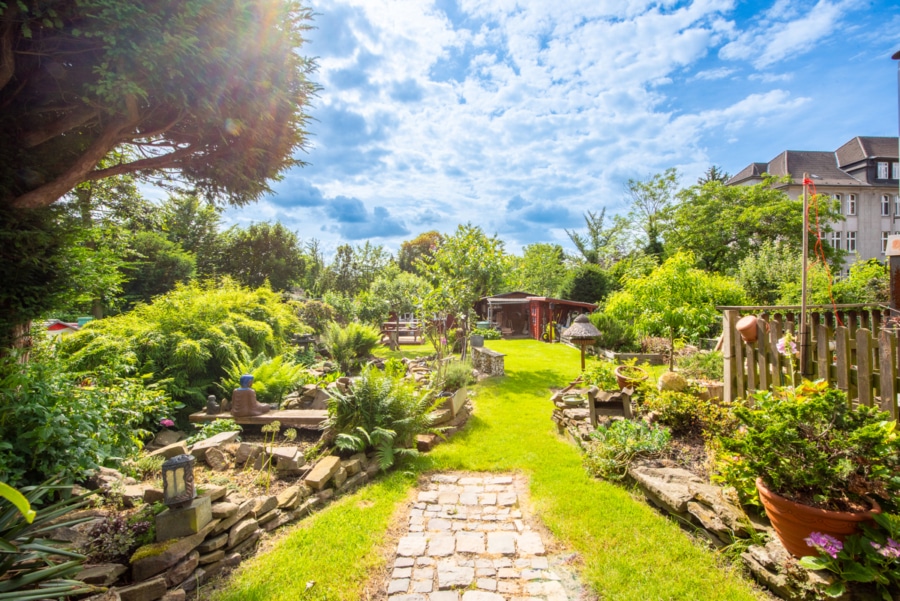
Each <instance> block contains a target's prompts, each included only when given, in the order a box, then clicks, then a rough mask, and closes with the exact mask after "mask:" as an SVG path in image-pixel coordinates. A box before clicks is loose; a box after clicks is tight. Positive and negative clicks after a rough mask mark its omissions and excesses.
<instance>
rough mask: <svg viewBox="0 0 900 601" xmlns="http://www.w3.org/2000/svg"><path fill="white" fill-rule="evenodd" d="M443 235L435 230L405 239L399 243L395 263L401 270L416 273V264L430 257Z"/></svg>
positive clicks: (438, 246)
mask: <svg viewBox="0 0 900 601" xmlns="http://www.w3.org/2000/svg"><path fill="white" fill-rule="evenodd" d="M443 240H444V237H443V236H441V234H440V233H439V232H437V231H435V230H431V231H430V232H424V233H422V234H419V235H418V236H416V237H415V238H413V239H412V240H406V241H405V242H403V243H401V244H400V252H398V253H397V264H398V265H400V269H402V270H403V271H409V272H410V273H418V271H417V267H416V265H417V264H418V263H419V262H420V261H423V260H424V259H425V257H430V256H431V255H433V254H434V252H435V251H436V250H437V249H438V248H440V246H441V242H443Z"/></svg>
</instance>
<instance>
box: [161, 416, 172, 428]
mask: <svg viewBox="0 0 900 601" xmlns="http://www.w3.org/2000/svg"><path fill="white" fill-rule="evenodd" d="M159 425H160V426H162V427H163V428H171V427H172V426H174V425H175V422H173V421H172V420H170V419H169V418H167V417H164V418H163V419H161V420H159Z"/></svg>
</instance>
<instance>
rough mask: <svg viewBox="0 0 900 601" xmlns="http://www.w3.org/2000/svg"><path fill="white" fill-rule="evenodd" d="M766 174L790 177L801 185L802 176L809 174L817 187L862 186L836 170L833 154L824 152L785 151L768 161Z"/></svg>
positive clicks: (839, 170) (844, 173)
mask: <svg viewBox="0 0 900 601" xmlns="http://www.w3.org/2000/svg"><path fill="white" fill-rule="evenodd" d="M767 172H768V173H769V175H774V176H776V177H782V176H785V175H790V176H791V177H792V178H793V180H794V183H798V184H799V183H802V182H801V181H800V180H801V178H802V177H803V174H804V173H809V174H810V175H813V176H814V177H815V178H816V184H817V185H830V186H842V185H843V186H847V185H850V186H853V185H856V186H859V185H863V182H861V181H860V180H858V179H856V178H855V177H853V176H852V175H850V174H849V173H847V172H846V171H842V170H841V169H840V168H838V166H837V162H836V161H835V153H833V152H826V151H817V150H786V151H784V152H782V153H781V154H779V155H778V156H777V157H775V158H774V159H772V160H771V161H769V168H768V171H767Z"/></svg>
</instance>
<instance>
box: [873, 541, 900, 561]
mask: <svg viewBox="0 0 900 601" xmlns="http://www.w3.org/2000/svg"><path fill="white" fill-rule="evenodd" d="M869 544H871V545H872V546H873V547H874V548H875V550H876V551H878V554H879V555H881V556H882V557H886V558H888V559H897V558H898V557H900V544H897V541H895V540H894V539H892V538H889V539H887V544H885V545H879V544H878V543H876V542H870V543H869Z"/></svg>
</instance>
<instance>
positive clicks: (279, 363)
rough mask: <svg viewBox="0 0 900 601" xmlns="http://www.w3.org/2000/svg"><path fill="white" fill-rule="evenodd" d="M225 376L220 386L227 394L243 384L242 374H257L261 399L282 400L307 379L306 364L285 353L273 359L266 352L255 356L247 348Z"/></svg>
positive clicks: (257, 391) (228, 368) (257, 394)
mask: <svg viewBox="0 0 900 601" xmlns="http://www.w3.org/2000/svg"><path fill="white" fill-rule="evenodd" d="M225 374H226V375H225V377H224V378H223V379H222V381H221V382H220V383H219V384H218V387H219V388H220V389H221V390H222V392H223V393H224V394H225V395H226V396H229V397H230V396H231V391H233V390H234V389H235V388H237V387H238V386H240V380H241V376H242V375H244V374H250V375H251V376H253V389H254V390H255V391H256V399H257V400H258V401H259V402H260V403H279V404H280V403H281V401H282V400H283V399H284V396H285V395H286V394H287V393H289V392H291V391H292V390H296V389H297V388H299V387H300V386H302V385H303V384H306V383H307V380H308V379H309V378H308V377H307V372H306V368H304V367H303V366H302V365H298V364H296V363H294V362H293V361H292V360H290V359H288V358H286V357H285V356H284V355H278V356H276V357H273V358H272V359H269V358H268V357H267V356H266V355H265V354H264V353H260V354H258V355H256V356H255V357H253V358H251V357H250V353H248V352H247V351H246V350H243V351H241V352H240V353H239V356H238V358H237V359H235V360H234V361H231V362H230V363H229V364H228V367H226V368H225Z"/></svg>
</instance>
